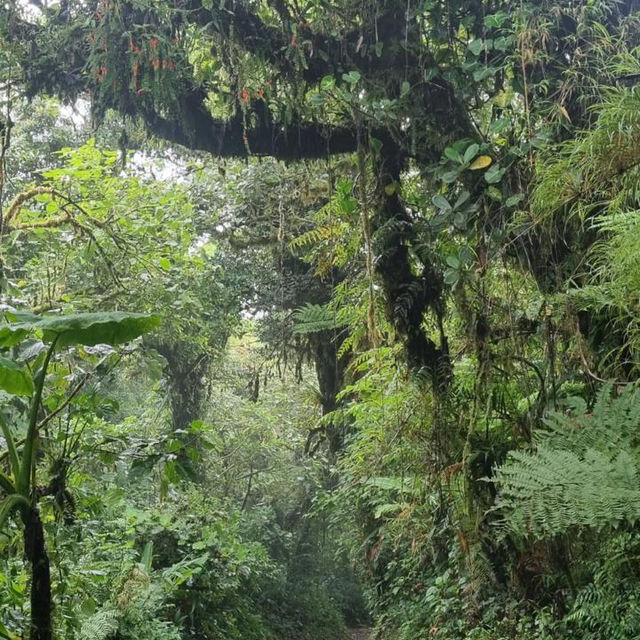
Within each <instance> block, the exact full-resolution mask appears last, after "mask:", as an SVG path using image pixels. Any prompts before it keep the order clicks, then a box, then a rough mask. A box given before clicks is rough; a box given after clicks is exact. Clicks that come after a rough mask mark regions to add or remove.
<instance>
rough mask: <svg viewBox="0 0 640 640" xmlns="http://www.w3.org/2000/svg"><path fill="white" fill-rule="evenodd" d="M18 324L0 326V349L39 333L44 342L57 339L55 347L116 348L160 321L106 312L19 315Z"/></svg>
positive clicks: (116, 312) (154, 318)
mask: <svg viewBox="0 0 640 640" xmlns="http://www.w3.org/2000/svg"><path fill="white" fill-rule="evenodd" d="M16 320H18V322H11V323H9V324H6V325H3V326H0V346H9V345H10V344H15V343H16V342H18V341H19V340H20V339H22V338H24V336H25V335H27V334H28V333H30V332H32V331H35V330H40V331H42V337H43V340H44V341H45V342H52V341H53V340H54V338H57V346H58V347H67V346H69V345H74V344H82V345H87V346H93V345H96V344H110V345H117V344H122V343H123V342H129V341H130V340H133V339H134V338H137V337H138V336H141V335H142V334H143V333H147V332H148V331H151V330H152V329H155V327H157V326H158V324H159V322H160V319H159V318H158V317H157V316H150V315H147V314H144V313H126V312H124V311H109V312H98V313H76V314H70V315H64V316H33V315H31V314H29V316H20V315H17V314H16Z"/></svg>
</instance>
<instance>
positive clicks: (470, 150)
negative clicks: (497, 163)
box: [463, 143, 480, 162]
mask: <svg viewBox="0 0 640 640" xmlns="http://www.w3.org/2000/svg"><path fill="white" fill-rule="evenodd" d="M479 150H480V145H479V144H476V143H473V144H472V145H470V146H469V147H467V150H466V151H465V152H464V157H463V160H464V161H465V162H471V161H472V160H473V159H474V158H475V157H476V155H477V154H478V151H479Z"/></svg>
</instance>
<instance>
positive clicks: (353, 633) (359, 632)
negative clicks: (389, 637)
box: [349, 627, 373, 640]
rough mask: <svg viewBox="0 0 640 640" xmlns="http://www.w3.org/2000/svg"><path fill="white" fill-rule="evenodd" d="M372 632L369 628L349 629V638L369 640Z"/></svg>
mask: <svg viewBox="0 0 640 640" xmlns="http://www.w3.org/2000/svg"><path fill="white" fill-rule="evenodd" d="M372 631H373V629H370V628H369V627H356V628H354V629H349V636H350V638H351V640H369V638H370V637H371V633H372Z"/></svg>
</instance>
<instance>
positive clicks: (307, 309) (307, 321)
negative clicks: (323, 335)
mask: <svg viewBox="0 0 640 640" xmlns="http://www.w3.org/2000/svg"><path fill="white" fill-rule="evenodd" d="M293 320H294V327H293V331H294V333H316V332H318V331H328V330H331V329H338V328H340V327H343V326H344V325H345V323H344V322H343V321H341V320H340V319H339V318H338V317H337V314H335V313H334V312H333V311H332V310H331V309H329V308H328V307H327V306H325V305H320V304H311V303H307V304H306V305H305V306H304V307H300V308H299V309H297V310H296V311H295V312H294V314H293Z"/></svg>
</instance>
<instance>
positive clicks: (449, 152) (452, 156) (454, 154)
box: [444, 147, 462, 162]
mask: <svg viewBox="0 0 640 640" xmlns="http://www.w3.org/2000/svg"><path fill="white" fill-rule="evenodd" d="M444 155H445V157H446V158H448V159H449V160H452V161H453V162H460V161H461V160H462V155H461V153H460V152H459V151H458V150H457V149H454V148H453V147H447V148H446V149H445V150H444Z"/></svg>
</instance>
